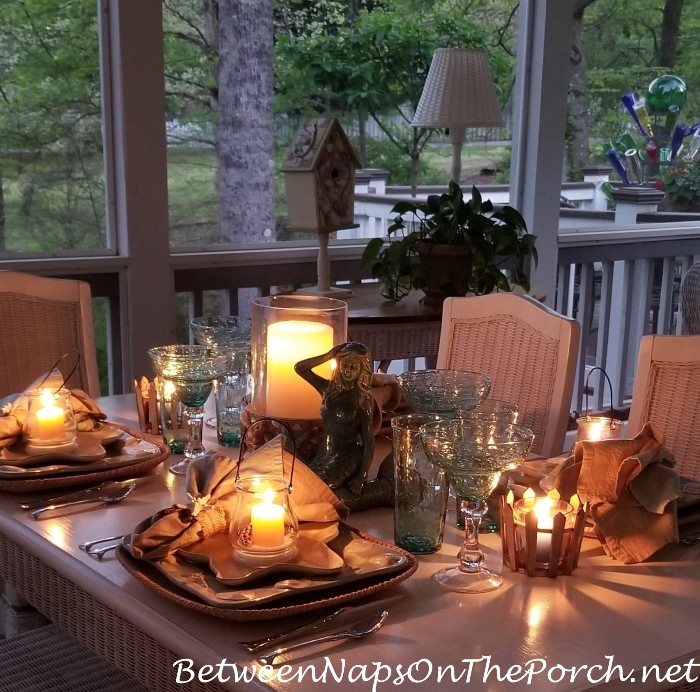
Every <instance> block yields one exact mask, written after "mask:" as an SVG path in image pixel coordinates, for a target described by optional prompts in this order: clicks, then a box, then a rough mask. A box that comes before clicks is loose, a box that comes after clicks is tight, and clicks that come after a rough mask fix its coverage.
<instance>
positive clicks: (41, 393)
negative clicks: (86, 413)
mask: <svg viewBox="0 0 700 692" xmlns="http://www.w3.org/2000/svg"><path fill="white" fill-rule="evenodd" d="M25 439H26V443H27V447H28V449H29V450H30V451H32V450H35V451H46V450H47V449H54V448H59V449H62V450H65V451H70V450H71V449H72V448H74V447H75V446H76V445H77V426H76V423H75V415H74V414H73V405H72V404H71V398H70V391H69V390H67V389H64V388H61V389H59V390H58V391H52V390H51V389H48V388H46V387H44V388H41V389H33V390H32V391H30V392H29V393H28V394H27V426H26V432H25Z"/></svg>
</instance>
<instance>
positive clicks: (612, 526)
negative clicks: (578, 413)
mask: <svg viewBox="0 0 700 692" xmlns="http://www.w3.org/2000/svg"><path fill="white" fill-rule="evenodd" d="M674 464H675V462H674V460H673V456H672V455H671V453H670V452H669V451H668V450H667V449H666V448H665V447H664V438H663V434H662V433H661V431H659V430H658V429H657V428H655V427H654V425H653V424H651V423H649V424H647V425H646V426H645V427H644V428H643V429H642V430H641V431H640V432H639V433H638V434H637V435H636V436H635V437H634V438H632V439H630V440H600V441H582V442H577V443H576V445H575V446H574V453H573V456H572V457H569V458H568V459H566V460H565V461H563V462H562V464H561V465H560V466H559V467H558V468H557V469H556V470H555V472H553V473H552V474H551V475H550V477H549V483H547V482H544V481H543V483H542V485H543V486H544V487H547V486H549V487H555V488H557V490H558V491H559V492H560V494H561V496H562V497H570V496H571V495H572V494H573V493H574V492H577V493H578V495H579V497H580V498H581V500H583V501H584V502H587V503H588V504H589V509H590V514H591V517H592V519H593V521H594V531H595V534H596V536H597V537H598V540H600V542H601V544H602V545H603V547H604V548H605V551H606V552H607V553H608V554H609V555H610V556H611V557H614V558H616V559H617V560H620V561H621V562H623V563H624V564H632V563H635V562H643V561H644V560H646V559H647V558H649V557H651V555H653V554H654V553H655V552H656V551H657V550H659V549H660V548H662V547H663V546H664V545H666V544H667V543H673V542H677V541H678V521H677V517H676V507H675V500H677V499H678V498H679V497H680V494H681V488H680V476H679V474H678V472H677V471H676V470H675V469H673V468H672V466H673V465H674Z"/></svg>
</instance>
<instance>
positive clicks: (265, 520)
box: [229, 418, 299, 566]
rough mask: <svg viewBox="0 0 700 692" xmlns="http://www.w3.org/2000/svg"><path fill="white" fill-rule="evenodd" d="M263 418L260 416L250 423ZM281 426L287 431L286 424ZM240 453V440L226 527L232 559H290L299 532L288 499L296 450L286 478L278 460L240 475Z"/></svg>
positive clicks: (260, 563)
mask: <svg viewBox="0 0 700 692" xmlns="http://www.w3.org/2000/svg"><path fill="white" fill-rule="evenodd" d="M265 420H266V419H264V418H263V419H260V420H259V421H256V423H255V424H254V425H258V424H263V423H264V421H265ZM252 427H253V426H251V428H252ZM283 427H285V428H286V429H287V432H288V433H290V434H291V430H289V428H288V427H287V426H283ZM251 428H248V431H250V430H251ZM248 431H246V434H247V432H248ZM242 454H243V444H242V445H241V451H240V455H239V460H238V466H237V468H236V479H235V484H236V493H235V506H234V510H233V518H232V519H231V524H230V527H229V537H230V540H231V544H232V545H233V559H234V560H236V561H237V562H241V563H243V564H246V565H252V566H265V565H270V564H276V563H279V562H286V561H288V560H291V559H292V558H294V557H295V556H296V554H297V552H298V548H297V536H298V533H299V523H298V521H297V518H296V515H295V513H294V509H293V506H292V503H291V492H292V480H293V477H294V460H295V459H296V453H294V454H293V457H292V459H293V461H292V466H291V469H290V473H289V482H287V481H286V480H285V478H284V475H283V465H282V464H280V468H279V469H275V470H274V471H272V472H271V473H265V474H258V473H254V474H251V475H241V466H242V464H243V461H244V460H243V459H242Z"/></svg>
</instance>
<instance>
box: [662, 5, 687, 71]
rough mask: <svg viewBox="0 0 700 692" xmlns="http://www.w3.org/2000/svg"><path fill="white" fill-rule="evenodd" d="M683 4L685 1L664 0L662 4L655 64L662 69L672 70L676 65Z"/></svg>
mask: <svg viewBox="0 0 700 692" xmlns="http://www.w3.org/2000/svg"><path fill="white" fill-rule="evenodd" d="M684 2H685V0H666V2H665V3H664V12H663V19H662V20H661V40H660V41H659V52H658V55H657V62H658V64H659V65H661V66H662V67H668V68H669V69H672V68H673V66H674V65H675V64H676V53H677V50H678V33H679V31H680V24H681V14H682V12H683V3H684Z"/></svg>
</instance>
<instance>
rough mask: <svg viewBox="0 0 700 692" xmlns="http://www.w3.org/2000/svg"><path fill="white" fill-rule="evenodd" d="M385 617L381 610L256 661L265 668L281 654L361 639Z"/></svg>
mask: <svg viewBox="0 0 700 692" xmlns="http://www.w3.org/2000/svg"><path fill="white" fill-rule="evenodd" d="M387 615H389V611H388V610H381V611H379V612H378V613H375V614H374V615H370V616H369V617H365V618H362V620H358V621H357V622H354V623H353V624H351V625H348V626H347V627H346V628H345V629H343V630H340V631H339V632H333V633H332V634H324V635H322V636H320V637H314V638H313V639H305V640H304V641H301V642H296V643H295V644H290V645H289V646H283V647H280V648H279V649H275V650H274V651H270V653H267V654H263V655H262V656H259V657H258V659H259V660H260V661H262V663H263V664H264V665H266V666H269V665H271V664H272V662H273V661H274V660H275V659H276V658H277V657H278V656H281V655H282V654H286V653H289V652H290V651H296V650H297V649H301V648H302V647H305V646H311V645H313V644H320V643H321V642H333V641H338V640H340V639H362V638H363V637H366V636H368V635H370V634H373V633H374V632H376V631H377V630H378V629H379V628H380V627H381V626H382V624H383V623H384V620H386V618H387Z"/></svg>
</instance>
